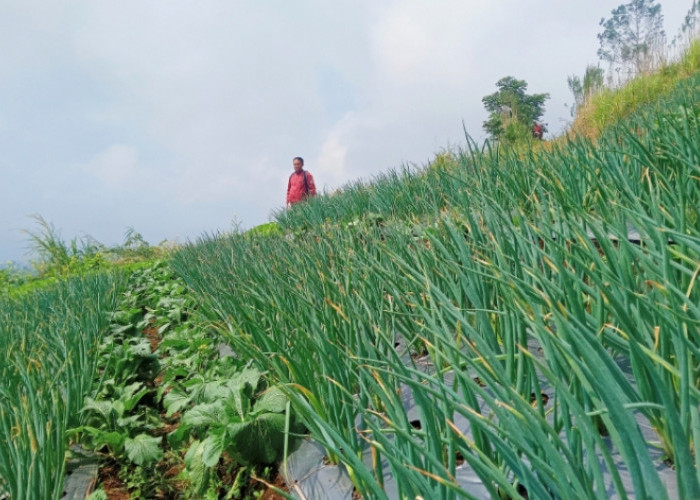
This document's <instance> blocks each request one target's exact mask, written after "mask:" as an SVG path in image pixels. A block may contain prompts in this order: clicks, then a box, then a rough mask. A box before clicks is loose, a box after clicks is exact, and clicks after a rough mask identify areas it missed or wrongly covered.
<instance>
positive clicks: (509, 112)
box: [482, 76, 549, 142]
mask: <svg viewBox="0 0 700 500" xmlns="http://www.w3.org/2000/svg"><path fill="white" fill-rule="evenodd" d="M496 86H497V87H498V91H496V92H495V93H493V94H490V95H487V96H485V97H484V98H483V99H482V102H483V103H484V107H485V108H486V111H488V113H489V118H488V120H486V121H485V122H484V125H483V127H484V130H485V131H486V132H487V133H488V134H489V136H490V137H491V138H492V139H497V140H506V141H508V142H514V141H516V140H518V139H526V138H528V137H530V131H531V129H532V125H533V123H534V122H535V121H537V120H539V119H540V118H541V117H542V115H543V114H544V102H545V101H546V100H547V99H549V94H532V95H529V94H526V93H525V91H526V90H527V83H526V82H525V80H517V79H515V78H513V77H512V76H507V77H505V78H501V79H500V80H499V81H498V82H496Z"/></svg>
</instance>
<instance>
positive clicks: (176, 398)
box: [163, 390, 190, 418]
mask: <svg viewBox="0 0 700 500" xmlns="http://www.w3.org/2000/svg"><path fill="white" fill-rule="evenodd" d="M189 402H190V397H189V396H186V395H184V394H182V393H180V392H178V391H175V390H172V391H170V392H169V393H167V394H166V395H165V397H164V398H163V406H164V407H165V409H166V410H167V412H166V414H165V416H166V417H168V418H170V417H172V416H173V414H174V413H176V412H178V411H180V410H181V409H182V408H184V407H185V406H187V405H188V404H189Z"/></svg>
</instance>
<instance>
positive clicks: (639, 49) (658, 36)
mask: <svg viewBox="0 0 700 500" xmlns="http://www.w3.org/2000/svg"><path fill="white" fill-rule="evenodd" d="M611 14H612V15H611V17H610V18H609V19H601V21H600V26H602V28H603V31H601V32H600V33H599V34H598V41H599V42H600V48H599V49H598V57H600V59H601V60H603V61H606V62H608V63H609V64H610V65H611V66H614V65H618V66H617V67H616V69H617V70H629V71H630V73H631V75H632V76H634V75H638V74H641V73H642V72H645V71H647V72H648V71H650V70H653V69H655V67H656V65H655V62H654V61H653V56H654V53H655V51H658V50H660V49H661V48H662V47H663V46H664V45H665V38H666V35H665V34H664V31H663V15H662V14H661V5H660V4H657V3H656V2H655V0H631V1H630V2H628V3H626V4H622V5H620V6H619V7H617V8H616V9H613V11H612V12H611Z"/></svg>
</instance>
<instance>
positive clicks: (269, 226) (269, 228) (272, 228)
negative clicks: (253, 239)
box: [246, 222, 282, 236]
mask: <svg viewBox="0 0 700 500" xmlns="http://www.w3.org/2000/svg"><path fill="white" fill-rule="evenodd" d="M281 233H282V231H281V229H280V227H279V224H277V223H276V222H268V223H266V224H260V225H259V226H255V227H254V228H252V229H249V230H248V231H246V234H250V235H256V236H258V235H259V236H275V235H279V234H281Z"/></svg>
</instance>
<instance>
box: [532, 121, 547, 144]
mask: <svg viewBox="0 0 700 500" xmlns="http://www.w3.org/2000/svg"><path fill="white" fill-rule="evenodd" d="M543 135H544V125H542V124H541V123H540V122H535V124H534V125H533V126H532V137H534V138H535V139H539V140H542V136H543Z"/></svg>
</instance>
